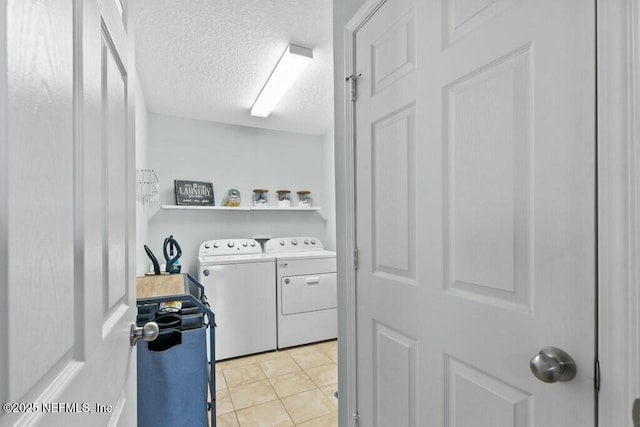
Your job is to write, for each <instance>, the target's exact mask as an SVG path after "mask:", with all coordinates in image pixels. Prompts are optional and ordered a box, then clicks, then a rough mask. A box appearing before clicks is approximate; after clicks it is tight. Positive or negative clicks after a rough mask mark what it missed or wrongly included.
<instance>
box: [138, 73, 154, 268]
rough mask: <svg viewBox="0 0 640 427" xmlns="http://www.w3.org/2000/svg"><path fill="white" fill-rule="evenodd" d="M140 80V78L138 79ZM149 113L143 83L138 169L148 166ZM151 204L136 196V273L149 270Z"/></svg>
mask: <svg viewBox="0 0 640 427" xmlns="http://www.w3.org/2000/svg"><path fill="white" fill-rule="evenodd" d="M138 81H139V80H138ZM147 134H148V113H147V104H146V101H145V98H144V93H143V92H142V88H141V85H140V84H138V85H136V169H143V168H148V167H149V166H148V162H149V161H148V154H147V152H148V145H149V143H148V135H147ZM150 210H151V208H150V206H149V205H143V204H142V201H141V199H140V198H138V197H136V275H137V276H141V275H144V273H145V271H147V264H148V263H147V260H148V258H147V255H146V254H145V252H144V248H143V245H144V243H142V244H141V243H140V242H146V241H147V240H148V234H149V214H150Z"/></svg>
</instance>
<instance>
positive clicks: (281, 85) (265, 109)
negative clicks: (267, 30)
mask: <svg viewBox="0 0 640 427" xmlns="http://www.w3.org/2000/svg"><path fill="white" fill-rule="evenodd" d="M311 59H313V51H312V50H311V49H307V48H306V47H300V46H296V45H293V44H290V45H289V46H287V49H286V50H285V51H284V53H283V54H282V56H281V57H280V60H279V61H278V64H277V65H276V68H274V69H273V72H272V73H271V75H270V76H269V79H268V80H267V83H265V85H264V87H263V88H262V90H261V91H260V95H258V98H257V99H256V102H255V103H254V104H253V107H251V115H252V116H256V117H267V116H269V114H271V111H272V110H273V108H274V107H275V106H276V104H277V103H278V102H279V101H280V99H281V98H282V97H283V96H284V94H285V93H286V92H287V91H288V90H289V88H291V86H293V84H294V83H295V82H296V80H297V79H298V77H300V74H302V71H303V70H304V69H305V67H306V66H307V65H308V64H309V62H311Z"/></svg>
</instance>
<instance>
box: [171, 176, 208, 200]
mask: <svg viewBox="0 0 640 427" xmlns="http://www.w3.org/2000/svg"><path fill="white" fill-rule="evenodd" d="M173 182H174V185H175V193H176V205H189V206H215V202H214V197H213V184H212V183H210V182H201V181H186V180H180V179H176V180H174V181H173Z"/></svg>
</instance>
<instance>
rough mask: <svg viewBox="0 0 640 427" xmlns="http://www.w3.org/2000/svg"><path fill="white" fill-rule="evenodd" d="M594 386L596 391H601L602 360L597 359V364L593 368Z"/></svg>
mask: <svg viewBox="0 0 640 427" xmlns="http://www.w3.org/2000/svg"><path fill="white" fill-rule="evenodd" d="M593 388H594V389H595V390H596V393H599V392H600V361H599V360H596V363H595V366H594V368H593Z"/></svg>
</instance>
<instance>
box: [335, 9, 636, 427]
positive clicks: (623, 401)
mask: <svg viewBox="0 0 640 427" xmlns="http://www.w3.org/2000/svg"><path fill="white" fill-rule="evenodd" d="M385 2H386V0H369V1H367V2H366V3H365V4H364V5H363V6H362V7H361V8H360V9H359V10H358V11H357V12H356V14H355V15H354V16H353V17H352V18H351V19H350V20H349V21H348V23H347V25H346V26H345V28H344V33H343V34H344V39H343V46H344V70H343V71H344V74H343V76H345V77H346V76H351V75H353V74H354V73H355V70H354V64H355V55H354V54H355V34H356V33H357V31H358V30H359V29H360V28H361V27H362V25H364V23H365V22H367V21H368V20H369V18H370V17H371V16H372V15H373V14H374V13H375V12H376V11H377V10H378V9H379V8H380V7H381V6H382V5H383V4H384V3H385ZM596 20H597V24H596V40H594V43H595V44H596V64H594V66H595V67H596V86H597V87H596V88H595V89H596V97H597V107H596V108H597V116H596V136H597V140H596V145H597V165H598V166H597V173H596V175H597V190H596V189H594V190H596V191H597V193H596V196H597V199H596V200H597V207H596V209H597V229H596V232H597V245H598V246H597V270H596V271H597V274H598V280H597V282H598V287H599V290H598V294H597V316H596V321H597V328H598V335H599V341H597V347H598V348H597V355H598V359H599V361H600V370H601V373H602V374H601V378H602V382H601V388H600V393H599V397H598V399H599V401H598V421H599V424H600V425H601V426H610V425H620V426H621V425H630V423H631V405H632V404H633V401H634V399H635V398H636V397H640V144H638V138H639V136H640V4H638V3H637V2H636V1H634V0H606V1H602V0H601V1H598V0H596ZM338 75H339V74H338ZM337 84H339V80H338V81H337ZM336 101H337V102H340V101H339V100H336ZM342 102H344V104H343V108H344V110H343V111H344V128H343V129H337V131H338V132H342V135H341V137H342V138H344V141H345V152H344V153H343V154H344V163H342V164H338V165H337V167H339V168H342V173H343V174H344V175H343V176H344V177H345V182H344V188H343V190H344V197H343V198H342V199H341V200H339V202H338V203H339V204H338V209H340V208H341V206H340V204H341V205H342V209H344V213H345V218H346V224H345V225H346V229H345V233H344V234H343V235H341V236H339V237H338V239H339V240H341V241H342V242H338V245H337V246H338V247H342V248H348V251H351V253H347V254H343V256H346V257H347V258H349V257H350V256H353V262H351V261H347V262H346V263H345V264H344V265H346V266H347V267H346V269H347V271H345V272H343V277H344V279H345V281H344V285H343V286H344V289H343V290H342V292H343V293H344V295H345V300H344V305H343V306H341V307H338V311H339V318H340V319H341V322H339V325H338V329H339V334H338V335H339V337H340V340H339V346H340V348H341V349H340V355H341V357H340V368H341V370H342V371H343V372H345V373H346V374H345V375H344V376H342V378H345V377H346V384H344V385H341V386H340V389H341V390H344V394H341V395H340V398H341V400H342V402H341V404H340V407H341V408H346V410H347V415H346V416H344V415H342V416H341V417H340V418H341V419H342V420H344V419H350V420H351V421H350V423H351V425H354V426H355V425H357V415H356V414H357V410H358V409H357V396H358V394H357V392H358V390H357V356H358V352H357V345H356V338H357V329H356V327H357V318H356V315H357V313H356V302H357V292H356V272H355V265H356V257H357V253H356V233H355V230H356V228H355V224H356V210H355V196H356V192H355V172H356V170H355V123H354V118H355V115H354V113H355V111H354V107H353V103H352V101H351V89H350V85H349V82H348V81H346V82H345V84H344V90H343V97H342ZM594 376H595V375H594Z"/></svg>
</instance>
